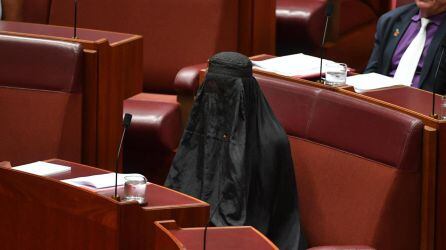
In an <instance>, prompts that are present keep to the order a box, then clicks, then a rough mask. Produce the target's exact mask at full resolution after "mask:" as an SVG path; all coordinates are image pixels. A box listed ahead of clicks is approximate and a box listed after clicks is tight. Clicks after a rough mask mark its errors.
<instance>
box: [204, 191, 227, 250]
mask: <svg viewBox="0 0 446 250" xmlns="http://www.w3.org/2000/svg"><path fill="white" fill-rule="evenodd" d="M222 198H223V195H221V196H220V199H219V200H218V202H217V204H216V205H215V208H214V211H212V213H211V216H210V217H209V220H208V223H206V226H205V227H204V233H203V250H206V236H207V232H208V227H209V226H210V224H211V220H212V218H214V215H215V213H216V212H217V210H218V208H219V207H220V202H221V201H222V200H223V199H222Z"/></svg>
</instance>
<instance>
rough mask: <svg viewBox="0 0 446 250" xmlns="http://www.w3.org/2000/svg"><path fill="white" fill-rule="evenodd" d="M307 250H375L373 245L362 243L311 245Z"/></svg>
mask: <svg viewBox="0 0 446 250" xmlns="http://www.w3.org/2000/svg"><path fill="white" fill-rule="evenodd" d="M307 250H376V249H375V248H373V247H369V246H363V245H351V246H320V247H312V248H309V249H307Z"/></svg>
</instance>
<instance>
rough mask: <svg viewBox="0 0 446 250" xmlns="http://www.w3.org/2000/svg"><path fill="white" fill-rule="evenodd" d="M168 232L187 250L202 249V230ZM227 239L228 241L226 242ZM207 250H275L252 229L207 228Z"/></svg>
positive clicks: (189, 229) (191, 229)
mask: <svg viewBox="0 0 446 250" xmlns="http://www.w3.org/2000/svg"><path fill="white" fill-rule="evenodd" d="M170 232H171V233H172V234H173V235H174V236H175V237H176V238H177V239H178V240H179V241H180V242H181V243H182V244H183V245H184V247H185V248H186V249H189V250H200V249H203V233H204V228H188V229H179V230H176V229H174V230H170ZM228 239H229V240H228ZM206 248H207V249H214V250H217V249H222V250H223V249H234V250H235V249H255V250H267V249H268V250H271V249H275V248H274V246H273V245H272V243H270V242H269V241H268V240H267V239H266V238H263V237H262V236H261V234H259V233H257V231H255V230H254V229H253V228H252V227H221V228H218V227H214V228H208V231H207V236H206Z"/></svg>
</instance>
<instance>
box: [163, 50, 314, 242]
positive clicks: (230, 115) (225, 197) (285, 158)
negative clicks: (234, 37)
mask: <svg viewBox="0 0 446 250" xmlns="http://www.w3.org/2000/svg"><path fill="white" fill-rule="evenodd" d="M166 186H167V187H170V188H172V189H175V190H178V191H181V192H183V193H186V194H189V195H192V196H194V197H196V198H198V199H201V200H204V201H206V202H208V203H209V204H210V205H211V210H212V211H213V210H214V209H218V210H217V211H216V213H215V215H214V216H213V217H212V223H213V224H214V225H216V226H227V225H231V226H240V225H251V226H254V227H255V228H257V229H258V230H259V231H261V232H262V233H264V234H265V235H266V236H267V237H268V238H270V239H271V240H272V241H273V242H274V243H275V244H277V245H278V246H279V247H280V249H305V247H306V243H305V240H304V238H303V237H302V232H301V227H300V223H299V213H298V201H297V191H296V185H295V177H294V170H293V162H292V159H291V154H290V147H289V143H288V138H287V136H286V134H285V132H284V130H283V128H282V127H281V126H280V124H279V122H278V121H277V119H276V118H275V116H274V114H273V112H272V111H271V108H270V107H269V105H268V102H267V101H266V99H265V97H264V96H263V93H262V91H261V90H260V88H259V86H258V83H257V81H256V80H255V78H254V77H253V76H252V64H251V61H250V60H249V59H248V58H247V57H245V56H243V55H241V54H238V53H235V52H223V53H219V54H217V55H215V56H214V57H212V58H211V59H210V61H209V70H208V73H207V75H206V79H205V81H204V83H203V84H202V85H201V87H200V89H199V91H198V94H197V97H196V100H195V103H194V106H193V108H192V112H191V115H190V117H189V123H188V125H187V127H186V130H185V132H184V134H183V137H182V139H181V143H180V146H179V149H178V151H177V154H176V156H175V158H174V160H173V163H172V167H171V169H170V172H169V175H168V177H167V180H166ZM217 205H218V206H217Z"/></svg>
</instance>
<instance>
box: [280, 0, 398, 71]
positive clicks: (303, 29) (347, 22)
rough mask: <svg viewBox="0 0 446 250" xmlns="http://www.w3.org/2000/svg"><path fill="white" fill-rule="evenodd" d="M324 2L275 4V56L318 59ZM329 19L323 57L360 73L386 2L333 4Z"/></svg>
mask: <svg viewBox="0 0 446 250" xmlns="http://www.w3.org/2000/svg"><path fill="white" fill-rule="evenodd" d="M326 4H327V1H326V0H317V1H306V0H277V5H276V17H277V32H276V41H277V54H278V55H284V54H294V53H300V52H303V53H307V54H311V55H314V56H320V49H319V48H320V44H321V40H322V33H323V30H324V26H325V9H326ZM334 6H335V8H334V14H333V16H332V17H331V18H330V25H329V29H328V37H327V43H326V44H325V53H326V57H327V58H329V59H332V60H335V61H339V62H344V63H347V64H348V65H349V66H350V67H353V68H355V69H357V70H359V71H362V69H363V68H364V67H365V66H366V64H367V61H368V58H369V56H370V53H371V50H372V48H373V38H374V33H375V25H376V21H377V20H378V17H379V16H381V15H382V14H383V13H385V12H386V11H388V10H389V7H390V3H389V0H360V1H359V0H335V1H334Z"/></svg>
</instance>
